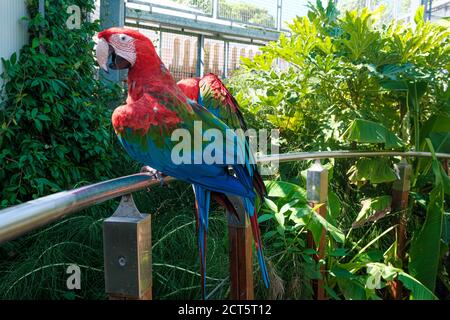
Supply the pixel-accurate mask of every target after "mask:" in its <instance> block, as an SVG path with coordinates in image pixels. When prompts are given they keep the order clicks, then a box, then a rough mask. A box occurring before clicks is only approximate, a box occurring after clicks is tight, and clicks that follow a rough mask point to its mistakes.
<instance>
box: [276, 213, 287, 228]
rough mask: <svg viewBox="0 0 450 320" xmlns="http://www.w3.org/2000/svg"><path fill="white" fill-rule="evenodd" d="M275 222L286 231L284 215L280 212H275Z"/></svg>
mask: <svg viewBox="0 0 450 320" xmlns="http://www.w3.org/2000/svg"><path fill="white" fill-rule="evenodd" d="M275 220H277V222H278V224H279V225H280V227H282V228H283V229H284V220H285V218H284V214H283V213H281V211H280V212H275Z"/></svg>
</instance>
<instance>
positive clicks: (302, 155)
mask: <svg viewBox="0 0 450 320" xmlns="http://www.w3.org/2000/svg"><path fill="white" fill-rule="evenodd" d="M364 157H405V158H408V157H416V158H424V157H428V158H431V157H432V154H431V152H422V151H404V152H401V151H347V150H338V151H314V152H289V153H283V154H273V155H269V156H262V157H258V160H257V161H258V162H259V163H265V162H272V161H279V162H289V161H302V160H315V159H328V158H333V159H338V158H364ZM436 158H441V159H450V154H449V153H436Z"/></svg>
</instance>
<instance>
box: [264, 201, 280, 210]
mask: <svg viewBox="0 0 450 320" xmlns="http://www.w3.org/2000/svg"><path fill="white" fill-rule="evenodd" d="M264 202H265V203H266V205H267V206H268V207H269V209H270V210H272V211H273V212H278V207H277V205H276V204H275V202H273V201H272V200H270V199H268V198H264Z"/></svg>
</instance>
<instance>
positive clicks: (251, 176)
mask: <svg viewBox="0 0 450 320" xmlns="http://www.w3.org/2000/svg"><path fill="white" fill-rule="evenodd" d="M98 38H99V41H98V44H97V60H98V63H99V65H100V67H101V68H103V69H104V70H105V71H108V67H109V68H111V69H126V68H127V69H128V98H127V102H126V104H125V105H123V106H120V107H118V108H117V109H116V110H114V113H113V115H112V122H113V126H114V129H115V132H116V134H117V136H118V138H119V140H120V142H121V144H122V145H123V147H124V148H125V150H126V151H127V152H128V154H129V155H130V156H131V157H132V158H133V159H135V160H136V161H139V162H141V163H143V164H145V165H147V166H150V167H151V168H154V169H155V170H157V171H159V172H161V173H163V174H165V175H169V176H172V177H174V178H176V179H179V180H183V181H185V182H188V183H191V184H192V185H193V188H194V192H195V197H196V206H197V212H198V217H197V220H198V244H199V251H200V266H201V274H202V288H203V290H202V294H203V297H204V296H205V286H206V257H205V256H206V233H207V230H208V215H209V205H210V200H211V197H215V198H216V199H219V200H222V201H223V202H224V204H225V205H227V204H229V202H228V201H227V200H226V199H227V197H226V195H235V196H239V197H242V199H243V203H244V206H245V208H246V212H247V214H248V216H249V218H250V222H251V225H252V231H253V237H254V240H255V245H256V248H257V253H258V261H259V264H260V268H261V272H262V275H263V279H264V283H265V284H266V286H269V277H268V273H267V268H266V264H265V261H264V257H263V253H262V245H261V237H260V232H259V226H258V221H257V214H256V209H255V200H256V197H257V196H260V197H263V196H264V195H265V193H264V192H265V189H263V188H262V187H261V184H262V180H261V178H260V177H259V175H258V173H257V169H256V165H255V164H254V161H251V160H252V155H251V152H250V151H249V146H248V143H247V141H246V140H245V139H244V138H242V137H241V136H240V135H237V134H234V133H233V134H230V132H231V131H230V130H228V129H230V127H229V126H228V125H227V124H226V123H225V122H224V121H222V120H221V119H220V118H218V117H217V116H215V115H214V110H213V108H216V109H217V108H219V109H218V113H219V114H220V113H221V112H225V111H226V110H227V109H226V108H228V107H232V104H230V105H222V104H220V103H219V105H217V103H216V102H215V101H219V100H220V99H219V100H217V99H216V97H219V96H218V95H214V93H215V92H216V87H214V85H213V86H212V87H211V86H210V87H211V90H210V92H211V93H212V95H211V94H206V91H202V88H201V87H202V86H201V85H200V87H199V93H200V94H199V96H198V98H201V99H190V98H189V97H187V96H186V94H185V93H184V92H183V90H181V88H180V87H179V86H178V85H177V83H176V82H175V80H174V79H173V77H172V76H171V74H170V72H169V71H168V70H167V69H166V67H165V66H164V64H163V63H162V62H161V59H160V58H159V57H158V55H157V53H156V51H155V48H154V46H153V44H152V42H151V41H150V40H149V39H148V38H147V37H145V36H144V35H143V34H141V33H140V32H139V31H136V30H132V29H126V28H110V29H107V30H104V31H102V32H100V33H99V34H98ZM201 80H203V79H201ZM201 80H200V81H199V84H201V83H202V81H201ZM213 87H214V88H215V89H212V88H213ZM222 87H223V88H224V86H222ZM222 87H221V86H219V87H217V88H219V89H220V90H221V89H222ZM225 90H226V89H225ZM202 92H205V93H202ZM223 92H225V91H223ZM226 93H227V94H226V95H225V97H226V99H228V98H229V99H230V100H229V101H232V102H233V100H234V99H232V96H231V95H229V93H228V91H226ZM230 97H231V98H230ZM219 98H220V97H219ZM194 100H197V101H199V102H200V103H202V104H203V105H205V106H206V107H208V108H209V109H210V110H212V112H210V111H208V109H207V108H205V107H203V106H201V105H200V104H198V103H197V102H196V101H194ZM234 102H235V100H234ZM234 102H233V103H234ZM227 103H228V100H227ZM215 106H217V107H215ZM235 106H237V104H235ZM230 110H232V111H233V110H236V112H239V111H237V110H238V108H236V109H230ZM236 112H235V113H234V114H237V113H236ZM232 118H233V117H228V118H222V119H230V121H231V122H230V125H232V123H233V121H234V124H233V125H232V127H239V126H240V127H242V123H243V124H244V126H245V123H244V122H242V123H241V122H240V120H239V118H241V119H242V120H243V118H242V115H240V113H239V116H238V117H237V118H236V119H237V122H236V121H235V120H236V119H235V120H232ZM198 121H199V122H200V123H201V126H198V125H197V126H196V125H194V122H198ZM238 122H239V124H238ZM176 129H183V130H184V132H188V133H189V134H190V137H197V136H198V137H203V132H205V131H206V130H208V129H215V130H219V131H220V132H221V133H223V134H222V139H223V141H222V146H223V149H222V150H215V152H216V154H215V156H216V157H219V158H221V159H224V161H222V163H213V164H206V163H204V162H202V161H198V160H199V159H200V160H201V159H202V152H203V150H204V148H205V147H206V146H207V145H208V144H209V141H203V139H202V141H200V142H198V141H192V146H193V148H192V152H191V154H190V155H189V157H190V161H188V162H187V163H184V162H182V163H175V161H174V160H173V159H172V150H173V149H174V147H175V146H176V145H177V143H178V141H173V140H172V139H171V137H172V133H173V132H174V130H176ZM192 140H193V139H192ZM227 145H234V146H235V150H229V148H225V146H227ZM236 153H239V154H242V155H245V161H244V162H243V163H241V162H239V161H234V162H232V163H227V161H225V159H227V160H228V159H236ZM230 168H231V169H232V172H233V173H231V172H230ZM262 186H263V184H262Z"/></svg>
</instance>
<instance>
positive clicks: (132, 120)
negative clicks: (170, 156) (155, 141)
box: [112, 94, 181, 135]
mask: <svg viewBox="0 0 450 320" xmlns="http://www.w3.org/2000/svg"><path fill="white" fill-rule="evenodd" d="M179 122H181V119H180V118H179V117H178V116H177V114H176V112H175V111H172V110H169V109H167V108H166V107H165V106H163V105H161V104H159V103H158V101H157V100H156V99H153V98H152V97H150V96H149V95H147V94H144V95H143V97H142V98H141V99H139V100H138V101H135V102H133V103H130V104H127V105H124V106H120V107H118V108H117V109H116V110H114V113H113V115H112V123H113V126H114V129H115V131H116V132H117V133H122V132H123V130H124V129H125V128H130V129H132V130H133V131H134V132H138V133H140V134H142V135H144V134H146V133H147V132H148V130H150V129H151V127H157V128H158V131H159V132H161V129H162V128H167V129H169V128H173V127H175V126H176V125H177V124H178V123H179Z"/></svg>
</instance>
